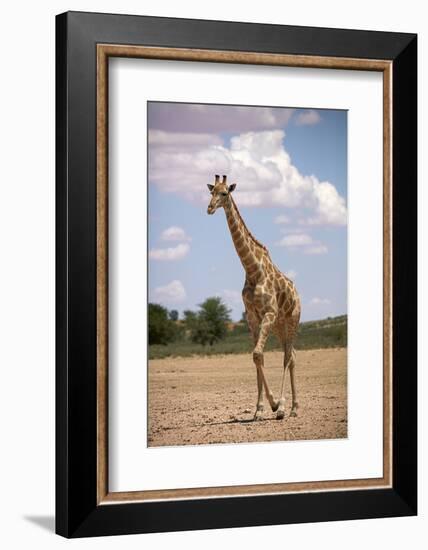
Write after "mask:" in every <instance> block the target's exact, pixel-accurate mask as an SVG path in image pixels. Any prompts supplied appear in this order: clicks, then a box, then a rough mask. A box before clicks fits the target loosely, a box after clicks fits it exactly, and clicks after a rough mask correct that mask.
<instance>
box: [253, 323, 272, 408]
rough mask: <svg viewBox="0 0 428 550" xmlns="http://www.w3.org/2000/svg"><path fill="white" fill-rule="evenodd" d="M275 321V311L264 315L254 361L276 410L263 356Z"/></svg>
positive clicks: (269, 399)
mask: <svg viewBox="0 0 428 550" xmlns="http://www.w3.org/2000/svg"><path fill="white" fill-rule="evenodd" d="M274 321H275V314H274V313H273V312H269V313H266V314H265V315H264V316H263V319H262V322H261V325H260V331H259V337H258V340H257V344H256V347H255V348H254V351H253V361H254V364H255V365H256V368H257V373H258V376H260V378H261V381H262V385H263V386H264V389H265V393H266V397H267V399H268V401H269V405H270V406H271V409H272V410H273V411H276V409H277V408H278V403H277V402H276V401H275V399H274V397H273V394H272V392H271V391H270V390H269V386H268V383H267V380H266V376H265V373H264V357H263V351H264V347H265V344H266V340H267V338H268V336H269V331H270V329H271V327H272V325H273V323H274Z"/></svg>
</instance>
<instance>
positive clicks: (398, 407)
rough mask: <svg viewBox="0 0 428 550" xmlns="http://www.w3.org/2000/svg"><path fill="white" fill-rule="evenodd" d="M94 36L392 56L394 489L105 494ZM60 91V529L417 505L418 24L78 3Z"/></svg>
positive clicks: (64, 34) (395, 512)
mask: <svg viewBox="0 0 428 550" xmlns="http://www.w3.org/2000/svg"><path fill="white" fill-rule="evenodd" d="M97 43H107V44H108V43H111V44H126V45H147V46H168V47H178V48H184V47H185V48H197V49H215V50H233V51H254V52H265V53H283V54H296V55H311V56H334V57H347V58H359V59H377V60H390V61H392V62H393V72H392V74H393V120H392V127H393V170H392V171H393V197H392V198H393V234H392V235H393V236H392V238H393V241H392V242H393V311H392V319H393V406H394V416H393V487H392V488H390V489H363V490H346V491H329V492H314V493H306V494H302V493H297V494H279V495H270V496H246V497H230V498H209V499H197V500H183V501H176V500H173V501H163V502H144V503H137V502H131V503H124V504H122V503H120V504H113V503H111V504H108V505H100V506H97V476H96V472H97V422H96V407H97V393H96V44H97ZM56 97H57V102H56V158H57V164H56V243H57V244H56V258H57V259H56V304H57V305H56V532H57V533H58V534H60V535H63V536H65V537H84V536H97V535H113V534H126V533H144V532H161V531H178V530H190V529H208V528H222V527H224V528H225V527H238V526H253V525H273V524H284V523H302V522H317V521H333V520H345V519H360V518H374V517H393V516H409V515H415V514H416V513H417V401H416V399H417V371H416V366H417V341H416V339H417V336H416V334H417V333H416V328H417V294H416V292H417V290H416V288H417V286H416V285H417V189H416V178H417V168H416V166H417V143H416V140H417V106H416V99H417V36H416V35H414V34H404V33H386V32H373V31H354V30H342V29H324V28H309V27H291V26H280V25H265V24H263V25H259V24H249V23H232V22H223V21H222V22H218V21H202V20H191V19H170V18H163V17H162V18H158V17H142V16H124V15H110V14H95V13H80V12H68V13H64V14H61V15H58V16H57V17H56ZM399 320H401V321H402V322H400V321H399Z"/></svg>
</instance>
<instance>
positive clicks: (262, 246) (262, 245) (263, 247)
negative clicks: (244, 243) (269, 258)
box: [229, 194, 269, 255]
mask: <svg viewBox="0 0 428 550" xmlns="http://www.w3.org/2000/svg"><path fill="white" fill-rule="evenodd" d="M229 197H230V198H231V200H232V204H233V206H234V208H235V210H236V213H237V214H238V218H239V220H240V222H241V223H242V225H243V226H244V227H245V229H246V231H247V233H248V236H249V237H250V239H251V240H252V241H253V242H254V243H255V244H256V245H257V246H260V248H262V249H263V250H264V251H265V252H267V254H268V255H269V250H268V249H267V248H266V247H265V245H264V244H262V243H261V242H260V241H259V240H257V239H256V238H255V236H254V235H253V234H252V233H251V231H250V230H249V229H248V227H247V224H246V223H245V222H244V219H243V218H242V216H241V212H240V211H239V209H238V207H237V206H236V202H235V199H234V198H233V196H232V195H231V194H230V195H229Z"/></svg>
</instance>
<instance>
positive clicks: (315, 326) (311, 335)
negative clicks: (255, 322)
mask: <svg viewBox="0 0 428 550" xmlns="http://www.w3.org/2000/svg"><path fill="white" fill-rule="evenodd" d="M347 322H348V318H347V315H341V316H339V317H328V318H327V319H323V320H320V321H309V322H306V323H301V324H300V329H299V335H298V338H297V342H296V348H297V349H320V348H336V347H346V346H347V332H348V331H347ZM265 349H266V351H269V350H275V349H280V346H279V343H278V341H277V339H276V338H275V337H274V336H270V337H269V339H268V341H267V343H266V348H265ZM252 350H253V345H252V340H251V338H250V334H249V332H248V328H247V325H246V323H236V325H235V327H234V329H233V330H231V331H230V332H229V333H228V334H227V336H226V338H225V339H224V340H222V341H221V342H218V343H217V344H215V345H214V346H212V347H211V346H201V345H199V344H195V343H193V342H191V341H190V340H188V339H187V338H181V339H180V340H176V341H175V342H171V343H169V344H168V345H166V346H162V345H151V346H149V359H162V358H163V357H171V356H174V357H188V356H190V355H218V354H226V353H250V352H251V351H252Z"/></svg>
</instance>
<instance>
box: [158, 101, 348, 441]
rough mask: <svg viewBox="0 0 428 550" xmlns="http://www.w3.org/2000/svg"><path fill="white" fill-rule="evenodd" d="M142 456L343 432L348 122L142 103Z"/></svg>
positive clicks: (340, 114) (320, 112)
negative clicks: (145, 451)
mask: <svg viewBox="0 0 428 550" xmlns="http://www.w3.org/2000/svg"><path fill="white" fill-rule="evenodd" d="M147 110H148V112H147V120H148V128H147V140H148V375H147V376H148V396H147V402H148V442H147V443H148V446H149V447H159V446H181V445H201V444H204V445H206V444H226V443H228V444H231V443H251V442H259V443H260V442H274V441H281V442H283V441H290V442H292V441H296V440H320V439H324V440H326V439H340V438H346V437H347V435H348V428H347V417H348V413H347V111H345V110H330V109H316V108H310V109H309V108H294V107H293V108H292V107H272V106H245V105H217V104H196V103H173V102H171V103H169V102H168V103H167V102H156V101H150V102H148V104H147Z"/></svg>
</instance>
